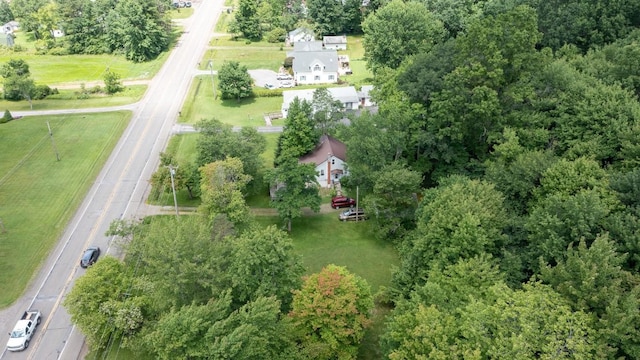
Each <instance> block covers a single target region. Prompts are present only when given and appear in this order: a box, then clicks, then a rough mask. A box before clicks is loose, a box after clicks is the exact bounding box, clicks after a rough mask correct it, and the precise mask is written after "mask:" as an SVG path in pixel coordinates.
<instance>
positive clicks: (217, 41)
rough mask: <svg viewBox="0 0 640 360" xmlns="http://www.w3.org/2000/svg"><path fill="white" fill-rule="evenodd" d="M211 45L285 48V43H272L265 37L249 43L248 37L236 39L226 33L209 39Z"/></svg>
mask: <svg viewBox="0 0 640 360" xmlns="http://www.w3.org/2000/svg"><path fill="white" fill-rule="evenodd" d="M209 46H220V47H229V46H234V47H242V48H245V49H251V48H255V49H264V48H273V49H278V50H279V49H280V48H284V43H270V42H268V41H266V40H264V39H263V40H261V41H257V42H250V43H249V44H247V43H246V39H237V40H234V39H233V38H232V37H231V36H230V35H224V36H217V37H214V38H212V39H211V41H209Z"/></svg>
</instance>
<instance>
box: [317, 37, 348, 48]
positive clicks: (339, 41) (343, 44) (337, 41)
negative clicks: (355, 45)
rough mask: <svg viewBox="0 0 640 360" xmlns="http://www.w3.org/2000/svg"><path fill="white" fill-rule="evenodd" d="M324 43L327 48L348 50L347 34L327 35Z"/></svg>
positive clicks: (323, 39)
mask: <svg viewBox="0 0 640 360" xmlns="http://www.w3.org/2000/svg"><path fill="white" fill-rule="evenodd" d="M322 43H323V44H324V48H325V49H334V50H347V35H339V36H325V37H323V38H322Z"/></svg>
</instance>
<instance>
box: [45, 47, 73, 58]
mask: <svg viewBox="0 0 640 360" xmlns="http://www.w3.org/2000/svg"><path fill="white" fill-rule="evenodd" d="M49 55H56V56H64V55H69V49H66V48H63V47H60V46H57V47H54V48H53V49H50V50H49Z"/></svg>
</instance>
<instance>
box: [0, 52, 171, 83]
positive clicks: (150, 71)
mask: <svg viewBox="0 0 640 360" xmlns="http://www.w3.org/2000/svg"><path fill="white" fill-rule="evenodd" d="M167 56H168V53H167V52H165V53H162V54H161V55H160V56H159V57H158V58H157V59H155V60H152V61H149V62H145V63H133V62H130V61H127V60H126V59H125V58H124V57H122V56H115V55H73V56H55V55H36V54H34V53H31V52H26V51H25V52H13V51H10V50H5V51H2V52H0V64H2V63H5V62H7V61H9V60H10V59H23V60H24V61H26V62H27V64H28V65H29V71H30V72H31V77H32V78H33V80H34V81H35V83H36V84H45V85H49V86H50V87H52V88H53V87H55V86H56V85H61V84H66V83H81V82H84V81H96V80H103V76H104V73H105V71H106V70H107V69H108V70H110V71H112V72H114V73H116V74H118V75H119V76H120V78H121V79H122V80H140V79H151V78H152V77H153V75H155V74H156V73H157V72H158V70H159V69H160V67H161V66H162V64H163V63H164V61H165V60H166V57H167Z"/></svg>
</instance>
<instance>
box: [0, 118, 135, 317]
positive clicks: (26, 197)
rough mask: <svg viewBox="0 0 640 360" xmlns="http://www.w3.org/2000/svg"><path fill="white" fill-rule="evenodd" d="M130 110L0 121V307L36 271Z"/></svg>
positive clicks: (20, 289) (19, 290) (62, 229)
mask: <svg viewBox="0 0 640 360" xmlns="http://www.w3.org/2000/svg"><path fill="white" fill-rule="evenodd" d="M130 116H131V113H130V112H125V111H122V112H110V113H100V114H91V115H86V114H85V115H83V114H77V115H59V116H39V117H25V118H22V119H20V120H14V121H11V122H9V123H6V124H0V153H1V154H2V161H1V162H0V174H1V175H0V219H1V220H2V225H3V228H2V229H0V269H2V271H0V307H5V306H7V305H9V304H11V303H12V302H13V301H15V300H16V299H17V298H18V297H19V296H20V295H21V294H22V292H23V291H24V288H25V287H26V286H27V285H28V284H29V280H31V278H32V276H33V275H34V273H35V272H36V271H38V270H39V266H40V264H42V262H43V260H44V259H45V258H46V257H47V256H48V255H49V252H50V251H51V249H52V248H53V246H54V244H55V243H56V241H57V240H58V238H59V237H60V235H61V234H62V232H63V231H64V228H65V226H66V225H67V223H68V221H69V220H70V218H71V217H72V215H73V213H74V212H75V211H76V208H77V207H78V206H79V204H80V203H81V201H82V199H83V198H84V195H85V194H86V192H87V191H88V189H89V188H90V186H91V184H92V183H93V181H94V179H95V178H96V176H97V174H98V173H99V171H100V169H101V168H102V166H103V164H104V162H105V161H106V159H107V158H108V157H109V154H110V153H111V150H112V149H113V147H114V146H115V144H116V143H117V142H118V140H119V139H120V136H121V134H122V132H123V131H124V129H125V128H126V126H127V124H128V123H129V119H130ZM47 121H49V123H50V125H51V129H52V131H53V134H54V140H55V145H56V147H57V150H58V153H59V155H60V161H57V160H56V155H55V152H54V149H53V146H52V143H51V140H50V137H49V133H48V130H47V124H46V122H47Z"/></svg>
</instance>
